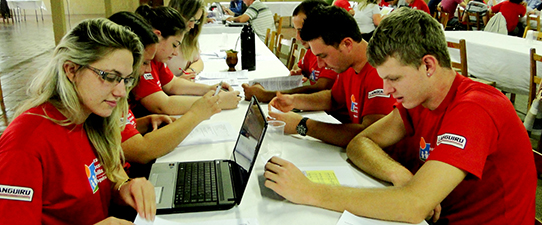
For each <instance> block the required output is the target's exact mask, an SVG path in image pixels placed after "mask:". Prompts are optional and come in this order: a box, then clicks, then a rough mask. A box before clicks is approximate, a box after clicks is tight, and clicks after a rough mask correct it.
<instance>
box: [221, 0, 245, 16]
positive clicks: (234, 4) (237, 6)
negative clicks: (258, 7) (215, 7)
mask: <svg viewBox="0 0 542 225" xmlns="http://www.w3.org/2000/svg"><path fill="white" fill-rule="evenodd" d="M245 10H247V5H245V4H244V3H243V0H231V1H230V8H229V11H231V12H232V13H230V12H228V14H230V15H232V16H240V15H243V13H245ZM226 11H228V10H226ZM234 14H235V15H234Z"/></svg>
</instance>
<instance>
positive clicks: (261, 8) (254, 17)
mask: <svg viewBox="0 0 542 225" xmlns="http://www.w3.org/2000/svg"><path fill="white" fill-rule="evenodd" d="M243 2H244V3H245V4H246V5H247V7H248V8H247V10H246V11H245V13H244V14H243V15H240V16H236V17H228V18H226V20H227V21H233V22H240V23H245V22H250V25H251V26H252V29H254V33H255V34H256V35H258V37H259V38H260V40H262V41H265V34H266V33H267V29H270V30H271V32H273V31H275V30H276V28H275V20H274V19H273V12H271V10H270V9H269V7H267V6H266V5H265V4H263V3H262V2H260V1H259V0H243Z"/></svg>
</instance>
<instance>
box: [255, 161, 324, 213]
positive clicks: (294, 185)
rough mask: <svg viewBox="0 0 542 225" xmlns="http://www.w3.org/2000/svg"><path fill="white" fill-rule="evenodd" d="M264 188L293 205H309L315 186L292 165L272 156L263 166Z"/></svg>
mask: <svg viewBox="0 0 542 225" xmlns="http://www.w3.org/2000/svg"><path fill="white" fill-rule="evenodd" d="M264 177H265V178H266V179H267V180H266V181H265V186H266V187H267V188H269V189H271V190H273V191H275V192H276V193H277V194H279V195H281V196H282V197H284V198H286V199H288V200H289V201H291V202H293V203H298V204H309V203H310V202H311V200H310V199H311V196H313V194H314V190H315V188H316V186H317V184H315V183H313V182H311V181H310V180H309V179H308V178H307V177H306V176H305V175H304V174H303V173H302V172H301V170H299V169H298V168H297V167H296V166H295V165H294V164H292V163H291V162H288V161H286V160H284V159H281V158H279V157H276V156H274V157H273V158H271V159H270V160H269V161H268V162H267V164H265V172H264Z"/></svg>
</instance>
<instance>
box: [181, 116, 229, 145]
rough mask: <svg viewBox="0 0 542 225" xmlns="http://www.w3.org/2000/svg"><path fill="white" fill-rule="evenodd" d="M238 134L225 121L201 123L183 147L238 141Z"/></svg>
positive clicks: (187, 138)
mask: <svg viewBox="0 0 542 225" xmlns="http://www.w3.org/2000/svg"><path fill="white" fill-rule="evenodd" d="M237 136H238V133H237V131H235V130H234V129H233V127H232V125H231V124H230V123H228V122H225V121H220V122H216V123H201V124H199V125H198V126H196V128H194V130H192V132H190V134H188V136H186V138H185V139H184V140H183V141H182V142H181V144H180V145H181V146H187V145H196V144H209V143H216V142H226V141H236V140H237Z"/></svg>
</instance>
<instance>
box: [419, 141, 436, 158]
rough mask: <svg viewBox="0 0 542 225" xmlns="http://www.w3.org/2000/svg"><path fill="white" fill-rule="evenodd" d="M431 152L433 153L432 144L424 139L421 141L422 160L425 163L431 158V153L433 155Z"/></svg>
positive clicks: (420, 156)
mask: <svg viewBox="0 0 542 225" xmlns="http://www.w3.org/2000/svg"><path fill="white" fill-rule="evenodd" d="M431 151H433V149H432V148H431V143H427V142H425V139H424V138H423V137H422V138H421V139H420V153H419V158H420V160H422V161H424V162H425V160H427V158H428V157H429V153H431Z"/></svg>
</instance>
